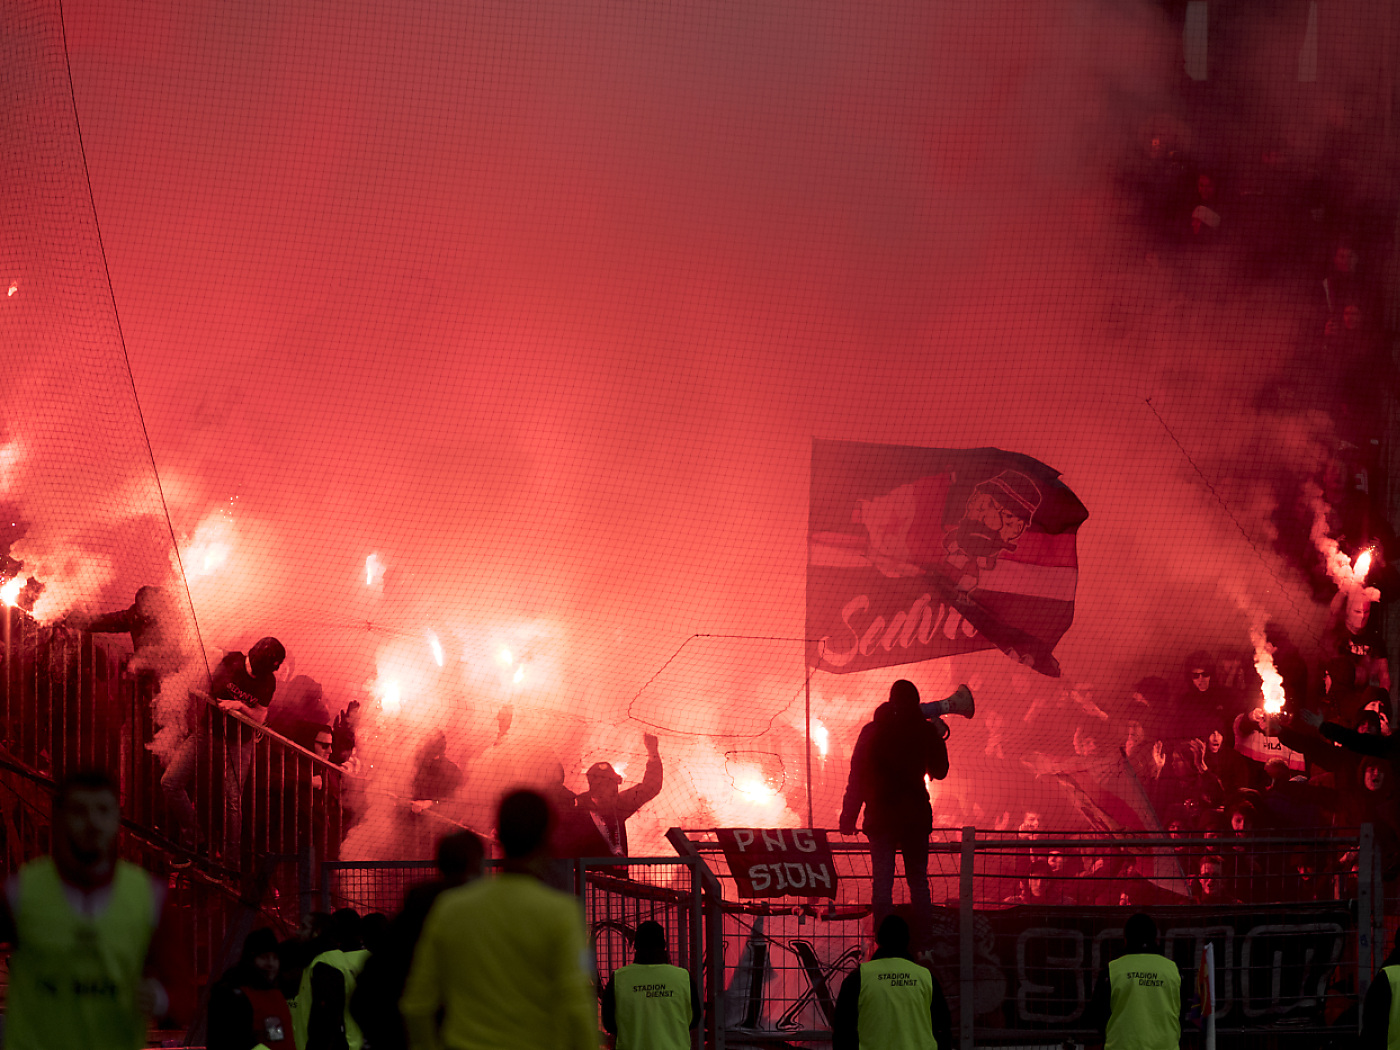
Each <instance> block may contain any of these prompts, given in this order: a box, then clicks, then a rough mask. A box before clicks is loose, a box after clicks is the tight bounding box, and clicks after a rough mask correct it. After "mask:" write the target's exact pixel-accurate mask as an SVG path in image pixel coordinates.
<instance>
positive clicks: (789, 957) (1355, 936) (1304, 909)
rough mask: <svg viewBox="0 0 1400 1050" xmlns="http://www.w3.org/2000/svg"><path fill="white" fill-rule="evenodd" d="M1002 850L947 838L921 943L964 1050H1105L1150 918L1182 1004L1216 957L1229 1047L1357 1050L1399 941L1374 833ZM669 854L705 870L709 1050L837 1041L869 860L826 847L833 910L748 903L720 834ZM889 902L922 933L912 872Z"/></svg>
mask: <svg viewBox="0 0 1400 1050" xmlns="http://www.w3.org/2000/svg"><path fill="white" fill-rule="evenodd" d="M993 836H995V837H987V838H981V837H979V835H978V834H977V833H976V832H975V831H974V829H971V828H968V829H954V830H943V831H938V832H935V835H934V841H933V842H932V843H931V852H930V860H929V873H930V879H929V883H930V889H931V895H932V909H931V911H932V914H931V917H930V918H929V920H928V922H927V926H926V928H925V929H923V930H922V931H920V930H919V929H918V928H917V927H918V925H919V924H918V923H917V922H916V923H915V925H916V938H917V939H919V940H920V941H921V945H920V956H921V958H922V960H923V961H924V962H925V963H926V964H927V965H929V967H930V969H932V970H933V972H934V974H935V975H936V976H937V977H938V978H939V982H940V984H941V985H942V987H943V989H944V992H945V994H946V996H947V998H948V1003H949V1007H950V1009H951V1010H952V1013H953V1018H954V1031H955V1033H957V1034H958V1035H959V1036H960V1045H961V1046H962V1047H964V1048H965V1050H966V1048H970V1047H973V1046H1020V1047H1027V1046H1055V1047H1059V1046H1062V1045H1066V1044H1067V1043H1068V1044H1070V1045H1072V1044H1073V1043H1074V1042H1075V1041H1089V1040H1091V1039H1092V1038H1093V1029H1092V1027H1091V1026H1090V1019H1089V1017H1088V1008H1089V1003H1090V1000H1091V997H1092V995H1093V991H1094V987H1095V984H1096V981H1097V980H1098V977H1099V974H1100V972H1101V971H1102V969H1103V968H1104V967H1105V966H1106V965H1107V963H1108V961H1109V960H1110V959H1112V958H1113V957H1114V956H1115V955H1116V954H1117V953H1118V952H1119V951H1121V950H1122V946H1123V942H1122V929H1123V924H1124V921H1125V920H1126V919H1127V917H1128V916H1129V915H1130V914H1132V912H1134V911H1137V910H1147V911H1149V912H1150V913H1151V914H1152V915H1153V916H1154V917H1155V918H1156V920H1157V923H1158V926H1159V929H1160V931H1161V936H1162V944H1163V951H1164V952H1165V953H1166V954H1168V955H1169V956H1170V957H1172V958H1173V959H1174V960H1175V961H1176V962H1177V964H1178V966H1179V967H1180V969H1181V972H1182V983H1183V996H1184V997H1185V998H1187V999H1190V998H1191V996H1192V995H1193V990H1194V987H1195V984H1194V982H1195V977H1196V972H1197V969H1198V967H1199V965H1200V960H1201V956H1202V949H1203V948H1204V947H1205V945H1206V944H1211V945H1213V946H1214V948H1213V951H1214V958H1215V978H1216V995H1215V1001H1214V1007H1215V1008H1214V1011H1213V1017H1214V1022H1215V1027H1216V1030H1217V1040H1218V1044H1217V1045H1219V1046H1220V1047H1234V1048H1250V1047H1255V1046H1258V1047H1271V1048H1274V1047H1277V1048H1287V1047H1300V1048H1301V1047H1309V1048H1313V1047H1322V1046H1328V1045H1337V1046H1347V1045H1350V1044H1351V1043H1352V1042H1354V1040H1355V1033H1356V1030H1357V1021H1358V1017H1357V1004H1358V1003H1359V1001H1360V998H1361V997H1362V996H1364V994H1365V990H1366V987H1367V985H1368V982H1369V979H1370V976H1371V974H1372V973H1373V972H1374V969H1375V967H1376V966H1377V965H1378V963H1379V960H1380V956H1381V954H1382V953H1383V949H1384V942H1385V937H1384V926H1383V916H1382V911H1381V902H1382V893H1381V885H1380V874H1379V866H1378V864H1377V863H1376V861H1377V855H1376V850H1375V849H1374V846H1373V841H1372V836H1371V834H1370V828H1369V827H1367V828H1363V829H1358V830H1353V831H1344V832H1338V831H1328V832H1327V833H1326V834H1325V835H1323V836H1295V837H1289V838H1281V837H1261V836H1243V835H1242V836H1238V837H1235V838H1232V839H1228V840H1224V839H1219V838H1203V837H1190V838H1187V837H1182V836H1176V837H1153V836H1148V835H1139V836H1120V837H1119V838H1117V839H1115V840H1113V841H1110V842H1105V841H1104V840H1103V839H1102V837H1099V838H1097V839H1096V838H1095V837H1092V836H1087V835H1071V834H1058V833H1046V834H1042V835H1039V836H1037V837H1035V838H1033V839H1032V838H1020V837H1011V838H1006V837H1001V836H1000V835H997V833H993ZM671 838H672V841H673V843H675V844H676V846H677V849H678V850H679V851H682V852H684V853H686V854H688V855H690V856H694V857H696V858H698V859H701V860H703V861H704V862H705V865H706V871H705V873H702V874H703V877H705V878H706V879H707V882H708V889H707V900H706V907H707V914H706V923H707V928H708V931H709V932H708V935H707V951H708V953H709V965H710V968H711V971H712V972H711V974H710V975H709V982H710V984H711V986H713V987H715V988H718V989H721V990H722V991H721V993H720V996H719V999H718V1000H717V1006H716V1010H717V1012H718V1013H719V1016H720V1017H721V1018H722V1020H723V1023H722V1024H721V1026H720V1031H719V1032H718V1034H717V1038H716V1039H715V1042H714V1044H713V1045H715V1046H717V1047H725V1046H728V1047H735V1046H765V1045H766V1046H771V1045H773V1044H774V1043H775V1042H784V1043H789V1044H799V1045H801V1044H820V1043H823V1042H827V1041H829V1040H830V1038H831V1035H830V1029H831V1025H832V1021H833V1018H834V1007H835V1000H836V996H837V993H838V991H839V988H840V984H841V981H842V979H843V978H844V977H845V975H846V974H847V973H849V972H850V970H851V969H852V968H853V967H855V966H856V965H858V964H859V963H860V962H861V961H863V960H864V959H865V958H866V957H867V956H866V953H867V951H868V949H869V947H870V946H871V945H872V943H873V929H872V920H873V915H872V909H871V907H870V900H871V892H870V891H871V882H870V857H869V852H868V847H867V846H866V845H865V844H864V842H862V841H859V840H856V839H854V838H852V839H849V840H843V839H841V837H840V836H838V835H836V833H834V832H832V833H830V834H829V840H830V842H831V848H832V859H833V861H834V862H835V865H836V869H837V877H838V885H837V888H836V896H835V897H834V898H832V899H829V900H828V899H822V898H806V899H804V898H799V897H782V898H771V899H748V900H744V899H740V898H739V897H738V895H737V883H736V882H735V880H734V877H733V874H732V873H731V872H730V870H729V867H728V864H727V863H726V860H725V855H724V852H723V850H722V849H721V846H720V844H719V841H718V839H717V838H716V836H715V835H714V834H713V833H712V832H709V831H704V830H696V831H673V832H672V833H671ZM894 889H895V896H894V900H895V905H896V907H898V908H900V909H902V910H903V911H904V913H905V914H909V915H910V916H911V918H914V916H913V913H912V911H911V910H910V908H911V906H910V901H909V893H908V889H907V886H906V885H905V880H904V879H903V878H902V877H901V873H899V872H897V875H896V878H895V887H894ZM964 1004H969V1006H968V1008H967V1009H964ZM1195 1019H1196V1020H1198V1019H1199V1010H1197V1011H1196V1018H1195ZM1192 1031H1193V1027H1192V1024H1190V1023H1188V1025H1187V1045H1189V1044H1190V1043H1191V1041H1192V1039H1193V1038H1194V1037H1193V1036H1192V1034H1191V1033H1192Z"/></svg>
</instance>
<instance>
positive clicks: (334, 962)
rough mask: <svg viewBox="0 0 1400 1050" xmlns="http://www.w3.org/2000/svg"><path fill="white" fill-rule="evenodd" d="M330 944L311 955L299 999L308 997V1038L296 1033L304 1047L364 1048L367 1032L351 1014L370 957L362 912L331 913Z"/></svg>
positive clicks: (321, 1049)
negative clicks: (365, 1032)
mask: <svg viewBox="0 0 1400 1050" xmlns="http://www.w3.org/2000/svg"><path fill="white" fill-rule="evenodd" d="M327 940H328V942H329V943H328V945H327V946H326V947H325V949H324V950H323V951H322V952H320V953H319V954H318V955H316V956H315V957H313V958H312V960H311V964H310V965H309V966H308V967H307V968H306V971H305V972H304V973H303V975H302V979H301V981H302V987H301V991H300V992H299V993H298V995H297V999H298V1000H299V1001H300V1000H305V999H309V1002H310V1010H309V1011H308V1012H307V1015H306V1032H305V1037H304V1038H303V1035H302V1033H301V1032H297V1033H296V1035H297V1046H298V1047H300V1048H301V1050H361V1048H362V1047H363V1046H364V1045H365V1038H364V1033H362V1032H361V1031H360V1026H359V1024H358V1023H357V1022H356V1021H355V1018H354V1017H352V1016H351V1014H350V1009H349V1007H350V1000H351V998H352V997H353V996H354V994H355V983H356V979H357V978H358V977H359V975H360V971H362V970H363V969H364V968H365V964H366V962H367V961H368V960H369V952H367V951H365V946H364V942H363V940H362V939H361V935H360V915H359V912H357V911H355V909H354V908H341V909H339V910H338V911H334V912H332V913H331V918H330V923H329V928H328V931H327Z"/></svg>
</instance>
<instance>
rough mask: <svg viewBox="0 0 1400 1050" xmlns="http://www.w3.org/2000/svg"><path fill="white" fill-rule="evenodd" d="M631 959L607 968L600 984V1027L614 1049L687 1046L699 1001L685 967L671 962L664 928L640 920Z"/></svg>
mask: <svg viewBox="0 0 1400 1050" xmlns="http://www.w3.org/2000/svg"><path fill="white" fill-rule="evenodd" d="M632 946H633V949H634V954H633V962H632V964H631V965H630V966H622V967H619V968H618V969H616V970H614V971H613V976H612V980H611V981H609V982H608V983H607V986H606V987H604V989H603V1027H604V1028H606V1029H607V1030H608V1031H609V1032H611V1033H612V1034H613V1035H615V1036H617V1045H616V1050H690V1030H691V1029H692V1028H694V1027H695V1026H696V1025H698V1024H699V1023H700V1003H699V998H698V997H697V996H696V994H695V984H694V982H693V981H691V979H690V972H689V971H688V970H684V969H682V968H681V967H679V966H672V965H671V957H670V953H669V952H667V950H666V931H665V930H664V929H663V928H662V926H661V924H660V923H659V922H644V923H642V924H641V925H640V926H638V927H637V933H636V935H635V936H634V937H633V940H632Z"/></svg>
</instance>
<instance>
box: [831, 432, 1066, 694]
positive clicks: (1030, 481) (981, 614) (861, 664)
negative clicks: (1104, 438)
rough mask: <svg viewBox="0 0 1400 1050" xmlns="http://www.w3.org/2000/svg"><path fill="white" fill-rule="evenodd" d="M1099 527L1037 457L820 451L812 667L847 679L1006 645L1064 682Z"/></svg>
mask: <svg viewBox="0 0 1400 1050" xmlns="http://www.w3.org/2000/svg"><path fill="white" fill-rule="evenodd" d="M1088 515H1089V512H1088V511H1087V510H1085V509H1084V504H1082V503H1080V502H1079V499H1078V497H1076V496H1075V494H1074V493H1073V492H1071V491H1070V490H1069V488H1068V487H1067V486H1066V485H1065V484H1064V483H1063V482H1062V481H1060V475H1059V473H1058V472H1057V471H1055V470H1052V469H1051V468H1050V467H1047V466H1046V465H1045V464H1044V463H1041V462H1039V461H1037V460H1034V459H1031V458H1030V457H1029V456H1022V455H1018V454H1017V453H1014V452H1003V451H1001V450H1000V449H995V448H979V449H939V448H911V447H908V446H902V445H866V444H859V443H856V442H850V441H813V442H812V496H811V508H810V511H809V525H808V562H807V638H808V643H807V661H808V664H809V666H812V667H817V668H820V669H822V670H824V671H833V672H836V673H838V674H841V673H846V672H850V671H865V670H869V669H870V668H874V667H889V666H891V665H894V664H905V663H915V662H917V661H920V660H931V659H935V658H937V657H942V656H954V655H956V654H958V653H970V652H976V651H977V650H980V649H990V648H993V647H995V648H998V649H1000V650H1002V651H1003V652H1004V653H1006V654H1007V655H1008V656H1010V657H1012V658H1013V659H1015V660H1018V661H1020V662H1021V663H1024V664H1026V665H1027V666H1029V667H1032V668H1034V669H1035V670H1037V671H1040V672H1041V673H1042V674H1047V675H1051V676H1056V677H1058V675H1059V673H1060V665H1059V664H1058V663H1057V662H1056V660H1055V656H1054V649H1055V645H1056V643H1058V642H1059V640H1060V638H1061V636H1063V635H1064V633H1065V631H1067V630H1069V626H1070V624H1071V623H1072V622H1073V621H1074V591H1075V585H1076V582H1077V578H1078V573H1079V557H1078V554H1077V552H1076V549H1075V532H1076V530H1077V529H1078V528H1079V526H1080V525H1081V524H1082V523H1083V521H1084V519H1085V518H1087V517H1088Z"/></svg>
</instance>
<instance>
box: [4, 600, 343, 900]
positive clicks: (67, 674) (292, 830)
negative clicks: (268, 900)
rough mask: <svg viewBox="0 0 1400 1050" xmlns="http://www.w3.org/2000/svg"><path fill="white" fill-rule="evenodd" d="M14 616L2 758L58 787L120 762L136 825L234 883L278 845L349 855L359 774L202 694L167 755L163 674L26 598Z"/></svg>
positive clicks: (127, 806)
mask: <svg viewBox="0 0 1400 1050" xmlns="http://www.w3.org/2000/svg"><path fill="white" fill-rule="evenodd" d="M0 627H2V628H3V633H2V634H0V758H3V760H4V762H5V763H6V764H7V765H8V766H9V767H10V768H11V769H12V770H15V771H18V772H20V773H21V774H23V775H25V776H27V777H29V778H30V779H31V780H33V781H35V782H38V783H45V782H46V783H50V784H51V783H53V782H55V781H57V780H59V779H61V778H62V777H63V776H64V775H65V774H66V773H69V772H71V771H73V770H75V769H80V768H92V767H96V768H100V769H106V770H109V771H111V772H112V773H113V774H114V775H115V777H116V779H117V780H118V783H119V788H120V793H121V802H122V815H123V818H124V820H125V822H126V824H127V826H128V828H130V829H132V830H133V831H135V832H136V833H138V834H139V836H140V837H141V839H142V840H143V841H145V842H147V843H149V844H150V845H152V846H154V847H157V848H160V849H162V850H164V851H165V852H166V853H167V854H168V855H169V856H171V857H175V858H177V859H178V858H179V857H180V856H181V855H182V854H183V855H184V857H185V858H186V859H188V860H190V861H192V862H193V863H195V864H197V865H199V866H200V867H202V868H204V869H205V870H206V871H208V872H209V873H210V874H212V875H214V876H216V877H222V878H225V879H227V880H228V881H229V882H230V883H231V884H232V883H234V882H236V880H237V878H238V877H239V876H241V875H243V874H244V873H246V872H248V871H250V870H252V866H253V863H254V861H255V860H256V859H257V858H260V857H262V856H264V855H268V854H273V855H282V856H297V855H302V856H304V857H305V858H306V864H307V865H308V867H309V866H311V865H314V864H315V863H316V862H319V861H322V860H327V859H330V860H333V859H335V858H336V856H337V855H338V851H339V847H340V842H341V839H342V837H343V833H344V830H345V800H346V798H347V797H348V796H350V795H351V794H352V789H353V787H354V786H356V785H355V783H354V781H355V779H356V778H353V777H351V776H350V775H349V774H347V773H345V772H344V771H343V770H341V769H340V768H339V767H337V766H335V765H332V764H331V763H330V762H328V761H326V760H325V759H323V758H321V757H319V756H317V755H315V754H313V753H312V752H310V751H308V750H306V749H305V748H303V747H301V746H299V745H298V744H296V743H295V742H293V741H291V740H288V739H287V738H285V737H282V736H279V735H278V734H276V733H274V732H272V731H271V730H268V729H266V728H264V727H263V726H260V725H258V724H257V723H256V722H253V721H251V720H249V719H247V718H244V717H242V716H241V715H238V714H235V713H230V712H226V711H223V710H221V709H220V708H219V707H218V706H217V705H215V704H214V703H212V702H211V701H210V699H209V697H208V696H206V695H204V694H203V693H200V692H198V691H191V692H190V694H189V697H188V701H187V707H186V719H187V720H186V724H185V726H184V727H183V728H184V730H185V732H184V733H183V741H182V742H180V743H179V745H178V746H177V747H176V748H175V749H174V753H173V754H172V755H170V756H169V760H168V761H162V760H161V759H160V758H158V757H157V756H156V755H155V754H154V753H153V752H152V750H151V746H150V745H151V743H152V741H153V740H154V739H155V733H156V728H157V727H156V726H155V724H154V716H153V710H154V704H153V700H154V694H155V690H156V689H157V688H158V685H157V682H156V679H155V678H154V677H153V676H151V675H150V674H143V675H137V674H131V673H129V672H128V671H127V670H126V657H125V656H124V655H122V654H121V653H119V652H118V651H116V650H115V649H112V648H109V647H107V646H105V645H103V644H102V643H100V642H97V641H96V640H95V639H94V637H93V636H92V635H91V634H89V633H85V632H80V631H76V630H69V629H66V628H63V627H47V626H44V625H42V624H40V623H38V622H37V621H35V620H34V619H33V618H32V617H31V616H29V615H28V614H27V613H25V612H24V611H23V610H21V609H18V608H13V607H8V606H6V607H0ZM176 735H177V736H179V735H181V734H179V733H178V732H177V734H176ZM303 881H304V880H303Z"/></svg>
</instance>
